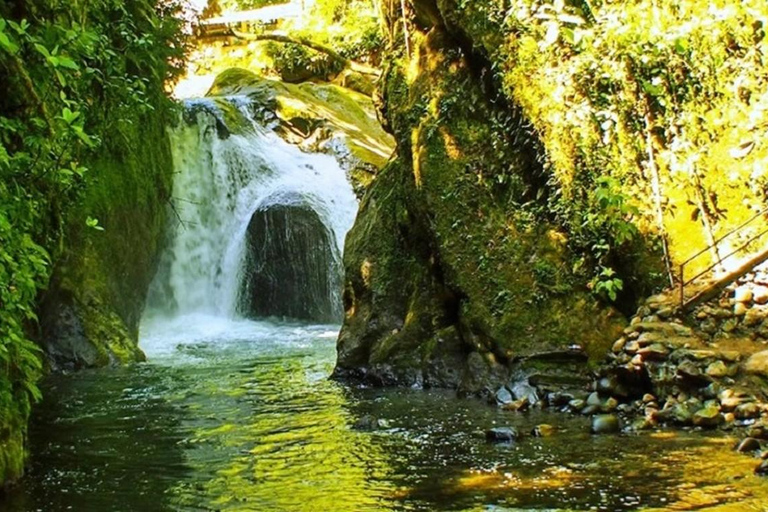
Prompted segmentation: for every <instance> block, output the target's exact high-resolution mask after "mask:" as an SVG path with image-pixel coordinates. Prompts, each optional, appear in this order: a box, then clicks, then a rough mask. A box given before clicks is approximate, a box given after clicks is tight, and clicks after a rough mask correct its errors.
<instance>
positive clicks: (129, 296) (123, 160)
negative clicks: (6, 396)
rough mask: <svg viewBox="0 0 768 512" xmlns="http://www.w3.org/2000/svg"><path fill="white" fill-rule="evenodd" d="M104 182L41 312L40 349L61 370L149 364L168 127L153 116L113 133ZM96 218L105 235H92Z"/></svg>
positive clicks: (96, 167)
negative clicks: (147, 332)
mask: <svg viewBox="0 0 768 512" xmlns="http://www.w3.org/2000/svg"><path fill="white" fill-rule="evenodd" d="M104 147H105V151H103V152H101V153H100V154H99V155H98V156H97V157H95V158H94V159H93V161H92V162H90V163H89V165H88V166H89V167H90V168H91V169H93V172H94V174H95V175H96V178H95V180H94V182H93V183H92V184H91V185H90V186H89V187H88V189H87V190H86V192H85V197H84V199H83V203H82V205H81V206H79V207H78V208H76V209H75V210H74V211H73V212H72V213H71V214H70V215H69V218H68V221H67V223H66V236H65V238H64V239H65V240H66V245H65V247H64V249H63V251H62V254H61V256H60V257H59V258H58V259H57V260H56V262H55V265H54V270H53V275H52V278H51V284H50V286H49V288H48V290H47V291H46V292H45V293H44V294H43V298H42V301H41V306H40V315H39V316H40V333H39V342H40V344H41V346H42V347H43V349H44V350H45V353H46V356H47V358H46V359H47V362H48V364H49V366H50V367H51V369H53V370H77V369H81V368H88V367H96V366H105V365H107V364H118V363H126V362H131V361H141V360H143V359H144V354H143V353H142V352H141V350H140V349H139V348H138V332H139V320H140V317H141V313H142V311H143V308H144V301H145V300H146V295H147V291H148V289H149V284H150V282H151V280H152V277H153V276H154V273H155V270H156V268H157V263H158V258H159V251H160V249H161V244H162V242H163V239H164V238H163V234H164V230H165V226H166V214H167V209H168V199H169V196H170V191H171V178H172V174H173V162H172V159H171V150H170V140H169V137H168V134H167V132H166V121H165V120H164V119H162V118H160V117H159V116H152V115H147V116H144V117H143V119H141V120H140V122H137V123H135V124H132V125H128V126H127V127H124V128H123V129H121V130H120V131H119V132H118V133H114V134H108V135H107V139H106V140H105V144H104ZM89 216H92V217H94V218H96V219H98V221H99V226H100V227H101V228H103V230H97V229H93V228H90V227H88V226H87V225H86V218H87V217H89Z"/></svg>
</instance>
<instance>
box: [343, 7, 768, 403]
mask: <svg viewBox="0 0 768 512" xmlns="http://www.w3.org/2000/svg"><path fill="white" fill-rule="evenodd" d="M401 6H402V7H401ZM382 8H383V10H384V12H383V13H382V14H383V15H382V19H383V20H384V23H385V24H386V25H387V29H388V30H387V33H388V34H389V36H390V41H389V42H390V48H389V51H388V52H387V55H388V59H387V72H386V73H385V77H384V79H383V80H382V82H381V83H380V84H379V87H380V109H381V114H382V118H383V120H384V122H385V124H386V125H387V127H388V129H389V130H390V131H391V132H392V133H393V134H394V136H395V138H396V140H397V147H398V157H397V160H395V161H394V162H392V163H391V164H390V165H389V167H388V168H387V170H386V171H385V172H384V173H383V174H382V175H381V177H380V178H379V179H378V180H377V181H376V182H375V183H374V184H373V187H372V188H371V190H370V191H369V193H368V195H367V196H366V198H365V199H364V201H363V205H362V208H361V211H360V215H359V218H358V222H357V225H356V226H355V228H354V229H353V230H352V232H351V233H350V235H349V238H348V241H347V252H346V272H347V274H346V275H347V278H346V288H345V297H346V303H345V306H346V310H347V314H346V319H345V323H344V327H343V330H342V333H341V336H340V339H339V345H338V347H339V360H338V366H337V374H338V375H350V376H356V377H362V378H364V379H368V380H371V381H373V382H377V383H400V384H413V383H424V384H428V385H449V386H455V385H459V386H461V387H463V388H465V389H466V390H467V391H477V390H479V389H481V388H483V387H487V386H489V385H495V383H496V382H501V381H503V380H504V379H506V378H507V376H508V375H507V374H509V373H510V372H512V373H514V374H516V373H517V371H518V370H522V371H524V372H525V373H532V372H533V373H536V372H539V373H547V372H550V371H551V370H552V369H553V368H554V369H555V371H559V370H557V369H558V368H561V365H560V362H558V363H556V364H554V365H551V364H548V363H546V364H545V363H543V362H542V360H552V358H553V357H555V356H556V355H557V354H559V355H557V358H559V359H561V360H562V359H563V358H565V359H569V358H570V360H571V361H573V360H574V358H576V359H578V358H582V359H583V358H584V355H586V356H587V358H588V359H591V360H599V359H601V358H603V357H604V356H605V355H606V354H607V348H608V346H609V344H610V341H609V340H610V339H611V338H612V337H613V336H614V335H615V333H616V332H617V328H618V326H619V325H621V323H622V322H623V321H624V320H623V319H622V315H620V314H618V313H617V310H618V311H621V312H622V313H623V314H627V315H628V314H630V313H631V312H632V311H633V310H634V308H635V306H636V305H637V304H639V301H640V299H642V298H644V297H647V296H648V295H650V294H652V293H654V292H655V291H658V290H660V289H661V288H663V287H664V286H668V285H669V283H670V282H671V281H673V280H676V279H678V278H679V277H680V276H678V275H677V274H678V272H679V270H678V268H679V266H678V264H679V263H682V262H683V261H685V260H686V259H687V258H688V257H689V256H691V255H693V254H695V253H697V252H699V251H700V250H701V249H703V248H705V247H706V246H707V245H708V244H710V243H712V242H713V241H714V240H716V239H718V238H719V237H721V236H723V235H724V234H726V233H728V232H729V231H730V230H731V229H732V228H733V227H735V226H738V225H740V224H742V223H743V222H744V221H745V220H747V219H750V218H752V217H753V216H755V215H756V214H758V213H759V211H760V210H761V209H762V206H761V205H762V204H764V198H765V190H766V187H765V185H764V178H763V174H764V171H763V168H764V165H763V164H762V162H764V161H765V158H766V155H768V153H766V151H768V146H766V145H765V144H763V143H761V142H759V141H760V140H761V135H760V134H761V133H762V132H761V130H762V128H760V127H761V126H764V125H765V119H766V116H765V113H766V109H765V105H766V103H765V102H766V100H767V99H768V96H766V95H765V87H764V76H763V75H762V74H761V72H760V71H759V70H760V69H764V65H765V60H764V59H765V57H764V56H765V51H764V50H765V48H766V44H767V43H766V33H765V30H764V24H763V22H762V21H761V20H762V19H763V18H764V16H765V14H766V11H765V6H764V5H762V4H760V3H759V2H751V1H750V2H745V3H742V4H739V5H738V6H736V5H734V6H731V7H728V8H725V9H722V10H716V9H714V10H713V9H710V8H709V7H707V6H703V5H701V4H699V3H696V2H690V3H688V2H686V3H680V2H671V1H669V2H666V1H664V2H651V1H644V0H643V1H640V2H637V3H634V4H632V5H631V6H627V5H624V4H622V5H618V4H617V5H612V4H602V5H599V6H595V5H592V4H591V3H589V2H555V3H553V4H549V3H542V2H536V1H531V0H510V1H505V2H465V1H457V0H412V1H410V2H405V3H398V5H394V4H391V5H383V6H382ZM403 8H404V12H403V10H402V9H403ZM712 27H716V29H714V28H712ZM710 64H711V65H710ZM723 84H738V86H736V85H734V86H733V87H731V86H724V85H723ZM764 224H765V221H764V219H762V220H759V221H758V222H756V223H755V225H754V226H753V227H751V228H749V229H747V230H746V231H745V232H743V233H742V235H743V236H742V240H738V239H737V238H738V237H734V238H733V239H730V240H729V241H728V242H726V243H724V244H721V246H720V253H719V254H718V251H716V250H711V251H702V252H701V254H700V256H699V257H697V258H696V259H695V260H694V261H692V262H691V263H689V264H688V265H687V266H686V267H685V276H684V278H685V279H688V278H690V277H691V276H693V275H695V274H697V273H699V272H700V271H701V270H702V269H704V268H706V267H707V266H709V265H710V264H713V263H717V260H718V258H720V257H725V254H727V253H729V252H730V251H732V250H733V249H735V248H736V247H738V246H739V244H741V243H742V242H743V241H744V240H748V239H749V238H750V237H752V236H760V233H761V230H763V229H764V228H765V225H764ZM753 250H755V249H754V247H753ZM741 256H744V253H741V254H737V257H741ZM734 261H735V258H734V259H732V260H730V262H731V263H733V262H734ZM729 264H730V263H729ZM614 308H615V309H614ZM574 346H579V347H580V349H574ZM564 349H568V350H565V352H563V350H564ZM571 349H573V350H571ZM582 352H583V353H582ZM542 353H545V354H548V355H542ZM579 354H580V355H579ZM533 361H535V364H533ZM521 366H522V367H521ZM585 366H586V365H584V364H582V363H579V364H576V365H575V366H574V367H575V369H576V372H577V373H578V370H579V369H582V370H583V369H584V367H585ZM543 367H546V368H543ZM526 368H527V369H526ZM445 369H448V370H445ZM443 370H445V371H447V372H448V374H449V375H445V371H443ZM436 371H439V373H440V374H441V376H440V377H435V376H434V373H435V372H436Z"/></svg>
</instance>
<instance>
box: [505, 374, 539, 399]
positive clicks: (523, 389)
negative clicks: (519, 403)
mask: <svg viewBox="0 0 768 512" xmlns="http://www.w3.org/2000/svg"><path fill="white" fill-rule="evenodd" d="M509 390H510V391H512V394H513V395H514V397H515V398H516V399H517V400H523V399H525V400H528V403H529V404H530V405H536V404H537V403H539V395H538V393H537V392H536V388H535V387H533V386H531V385H530V384H529V383H528V379H525V380H521V381H518V382H515V383H514V384H512V385H510V386H509Z"/></svg>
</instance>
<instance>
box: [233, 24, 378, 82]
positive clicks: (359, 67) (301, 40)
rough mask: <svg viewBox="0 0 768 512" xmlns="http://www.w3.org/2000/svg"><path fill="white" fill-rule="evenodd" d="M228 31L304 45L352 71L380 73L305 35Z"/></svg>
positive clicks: (248, 38)
mask: <svg viewBox="0 0 768 512" xmlns="http://www.w3.org/2000/svg"><path fill="white" fill-rule="evenodd" d="M229 31H230V33H231V34H232V35H233V36H235V37H237V38H239V39H244V40H246V41H276V42H278V43H287V44H297V45H300V46H306V47H307V48H311V49H313V50H315V51H316V52H320V53H324V54H326V55H328V56H329V57H331V58H332V59H333V60H335V61H337V62H339V63H340V64H342V65H343V66H344V67H345V68H349V69H351V70H352V71H356V72H358V73H362V74H364V75H373V76H376V77H379V76H380V75H381V71H380V70H378V69H376V68H373V67H371V66H366V65H365V64H360V63H359V62H355V61H353V60H351V59H348V58H346V57H344V56H343V55H341V54H340V53H339V52H337V51H336V50H334V49H333V48H331V47H329V46H326V45H324V44H320V43H318V42H316V41H312V40H311V39H307V38H305V37H298V36H289V35H287V34H283V33H279V32H267V33H264V34H246V33H244V32H239V31H237V30H235V29H233V28H230V29H229Z"/></svg>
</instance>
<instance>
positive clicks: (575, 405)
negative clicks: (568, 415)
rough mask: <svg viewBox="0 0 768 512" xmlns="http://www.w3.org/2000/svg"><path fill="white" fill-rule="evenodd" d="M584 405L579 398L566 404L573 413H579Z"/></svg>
mask: <svg viewBox="0 0 768 512" xmlns="http://www.w3.org/2000/svg"><path fill="white" fill-rule="evenodd" d="M586 405H587V403H586V402H585V401H584V400H582V399H581V398H574V399H573V400H571V401H570V402H568V407H570V408H571V410H572V411H573V412H579V411H581V410H582V409H583V408H584V406H586Z"/></svg>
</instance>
